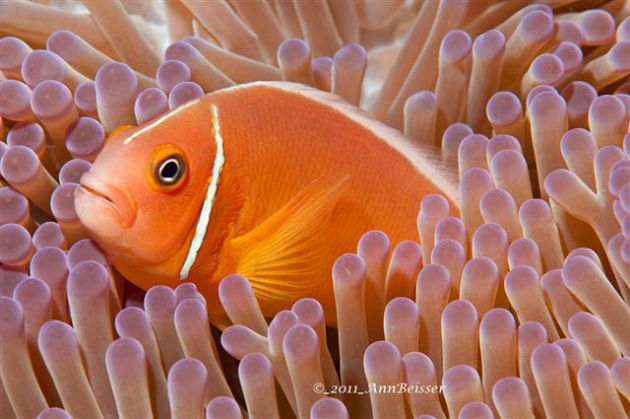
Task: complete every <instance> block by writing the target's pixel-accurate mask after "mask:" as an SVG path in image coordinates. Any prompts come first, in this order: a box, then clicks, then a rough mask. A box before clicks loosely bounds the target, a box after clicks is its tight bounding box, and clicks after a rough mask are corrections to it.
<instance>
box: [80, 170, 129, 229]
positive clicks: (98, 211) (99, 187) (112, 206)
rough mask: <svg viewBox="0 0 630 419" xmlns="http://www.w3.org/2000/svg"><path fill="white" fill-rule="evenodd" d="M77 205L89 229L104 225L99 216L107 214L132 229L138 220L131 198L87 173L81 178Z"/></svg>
mask: <svg viewBox="0 0 630 419" xmlns="http://www.w3.org/2000/svg"><path fill="white" fill-rule="evenodd" d="M75 203H76V207H77V213H78V215H79V218H80V219H81V220H82V221H83V222H84V224H86V225H87V227H88V228H89V227H90V226H91V225H92V224H95V225H99V224H104V221H105V220H104V219H103V218H101V219H100V220H99V215H102V213H105V214H107V215H109V216H110V217H112V218H114V220H115V221H116V222H117V223H118V224H119V226H120V227H130V226H131V225H132V224H133V222H134V221H135V219H136V210H135V208H134V206H133V204H132V202H131V200H130V199H129V197H128V196H127V195H126V194H125V193H124V192H123V191H121V190H120V189H118V188H117V187H115V186H112V185H110V184H108V183H106V182H103V181H102V180H100V179H98V178H97V177H96V176H94V175H93V174H91V173H89V172H87V173H85V174H84V175H83V176H82V177H81V183H80V185H79V188H77V191H76V195H75Z"/></svg>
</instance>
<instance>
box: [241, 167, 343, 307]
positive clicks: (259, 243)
mask: <svg viewBox="0 0 630 419" xmlns="http://www.w3.org/2000/svg"><path fill="white" fill-rule="evenodd" d="M348 179H349V176H344V177H339V176H337V177H335V178H332V177H327V178H325V179H321V180H319V181H317V182H315V183H313V184H311V185H309V186H307V187H306V188H304V189H303V190H302V191H300V192H299V193H298V194H297V195H296V196H295V197H293V198H292V199H291V200H290V201H289V202H287V203H286V204H285V205H284V206H283V207H282V208H280V209H279V210H278V211H276V212H275V213H274V214H273V215H272V216H271V217H269V218H268V219H267V220H265V221H264V222H263V223H262V224H260V225H259V226H257V227H256V228H255V229H254V230H252V231H250V232H249V233H247V234H245V235H243V236H239V237H236V238H234V239H233V240H232V241H231V246H232V249H233V250H234V251H235V253H236V254H237V255H238V257H239V263H238V273H240V274H241V275H244V276H245V277H247V278H248V279H249V281H250V283H251V285H252V288H253V290H254V292H255V293H256V295H257V296H258V298H261V299H269V300H275V301H278V300H294V299H296V298H299V297H303V296H305V295H309V294H310V293H312V291H313V290H315V289H317V288H318V286H319V285H320V284H321V282H322V281H324V280H325V279H326V278H322V277H321V275H317V274H316V272H317V271H318V270H319V268H320V267H318V266H317V264H318V263H321V259H322V254H324V253H325V251H326V248H325V246H324V242H325V241H324V240H323V239H324V237H325V236H326V235H327V234H330V228H329V225H328V223H329V220H330V216H331V214H332V212H333V210H334V209H335V206H336V205H337V203H338V202H339V200H340V198H341V197H342V195H343V192H344V190H346V187H347V185H348V182H347V181H348Z"/></svg>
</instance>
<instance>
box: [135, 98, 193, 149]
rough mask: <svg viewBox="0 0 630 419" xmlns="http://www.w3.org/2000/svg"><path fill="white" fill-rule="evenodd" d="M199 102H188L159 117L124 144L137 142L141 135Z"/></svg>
mask: <svg viewBox="0 0 630 419" xmlns="http://www.w3.org/2000/svg"><path fill="white" fill-rule="evenodd" d="M197 102H198V101H197V100H191V101H190V102H186V103H185V104H184V105H182V106H180V107H179V108H177V109H175V110H174V111H171V112H168V113H166V114H164V115H162V116H161V117H159V118H158V119H156V120H155V121H153V122H151V123H150V124H149V125H147V126H145V127H142V128H141V129H139V130H138V131H136V132H134V133H133V134H132V135H131V136H129V138H126V139H125V141H123V144H125V145H126V144H129V143H131V142H132V141H133V140H135V139H136V138H137V137H138V136H140V135H141V134H143V133H145V132H147V131H149V130H151V128H153V127H156V126H158V125H160V124H161V123H162V122H164V121H165V120H167V119H169V118H171V117H172V116H174V115H176V114H178V113H180V112H181V111H183V110H184V109H186V108H188V107H190V106H192V105H194V104H195V103H197Z"/></svg>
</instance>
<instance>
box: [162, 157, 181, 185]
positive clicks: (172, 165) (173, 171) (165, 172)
mask: <svg viewBox="0 0 630 419" xmlns="http://www.w3.org/2000/svg"><path fill="white" fill-rule="evenodd" d="M178 171H179V164H177V162H176V161H175V160H171V161H168V162H166V164H165V165H163V166H162V170H161V171H160V175H161V176H162V178H163V179H166V180H171V179H174V178H175V177H177V172H178Z"/></svg>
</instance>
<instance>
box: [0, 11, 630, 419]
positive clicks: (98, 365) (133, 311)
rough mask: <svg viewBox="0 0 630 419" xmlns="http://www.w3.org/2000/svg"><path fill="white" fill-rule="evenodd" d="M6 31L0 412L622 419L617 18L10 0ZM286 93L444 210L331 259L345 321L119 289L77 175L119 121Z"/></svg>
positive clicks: (306, 306)
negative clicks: (402, 145)
mask: <svg viewBox="0 0 630 419" xmlns="http://www.w3.org/2000/svg"><path fill="white" fill-rule="evenodd" d="M0 35H1V36H2V38H1V39H0V116H1V117H2V118H1V119H0V121H1V125H0V131H1V137H2V141H0V153H1V154H0V156H1V157H0V158H1V160H0V175H1V177H0V183H1V189H0V223H1V226H0V263H1V264H2V266H0V294H1V295H2V296H1V297H0V378H1V381H2V385H1V386H0V418H2V419H4V418H70V417H72V418H75V419H81V418H116V417H120V418H129V419H132V418H134V419H135V418H151V417H156V418H168V417H172V418H203V417H206V418H245V417H250V418H259V419H272V418H280V417H282V418H285V417H287V418H291V417H299V418H317V419H324V418H325V419H328V418H331V419H332V418H371V417H373V418H405V417H415V418H436V419H439V418H446V417H449V418H503V419H507V418H509V419H512V418H514V419H520V418H578V417H580V418H627V417H629V416H630V133H629V129H630V79H629V75H630V1H628V0H610V1H600V0H544V1H540V2H538V3H532V2H529V1H524V0H509V1H494V0H425V1H422V0H383V1H377V0H371V1H368V0H293V1H291V0H212V1H199V0H163V1H159V0H155V1H148V0H147V1H135V0H106V1H105V0H102V1H99V0H83V1H73V0H50V1H26V0H1V1H0ZM282 81H286V82H294V83H300V84H302V85H306V86H311V87H313V88H316V89H319V90H321V91H324V92H331V93H332V94H334V95H336V96H335V98H334V99H333V96H322V97H324V98H328V99H322V100H323V103H325V102H326V100H330V101H331V103H332V102H333V101H335V102H337V101H343V102H344V103H345V104H347V105H353V106H356V107H358V108H360V109H361V111H359V110H356V112H357V114H360V115H362V116H361V118H363V120H364V121H380V122H381V123H383V124H385V125H387V126H389V127H391V128H393V129H396V130H398V131H400V132H402V133H404V135H405V137H406V138H407V140H408V141H410V142H412V143H414V144H416V145H417V146H418V147H419V148H422V149H424V150H429V151H427V153H430V154H431V156H432V158H433V159H434V160H435V161H436V162H437V163H436V165H435V166H430V167H428V168H425V169H424V172H423V175H424V176H425V177H426V178H427V179H429V180H431V179H436V178H438V177H443V176H445V173H446V172H447V171H449V170H452V171H453V173H454V174H455V175H454V179H453V181H452V187H453V190H454V191H455V195H456V196H454V197H451V196H449V194H448V193H446V192H444V193H443V194H440V193H431V194H427V195H425V196H419V197H418V201H417V202H415V203H414V205H415V206H416V208H417V217H416V218H413V219H410V220H405V222H407V223H412V224H414V225H416V226H417V235H415V236H414V237H408V239H407V240H392V239H391V237H393V233H392V232H389V231H377V230H373V231H365V232H362V235H359V236H357V238H356V239H357V240H356V246H355V247H354V248H352V249H347V251H348V252H349V253H340V254H339V255H336V260H335V262H334V264H332V265H330V264H329V263H328V262H324V261H322V262H321V263H322V266H321V268H322V269H323V271H325V272H327V274H326V277H325V278H322V281H323V282H325V284H326V286H327V287H328V288H330V290H331V292H332V294H331V295H332V300H331V303H332V305H333V306H334V311H335V314H336V322H334V323H336V324H330V323H331V321H330V319H329V320H328V321H327V319H326V316H325V314H324V313H325V306H326V304H325V302H324V301H318V299H316V298H310V297H313V296H316V295H318V294H317V290H315V289H313V292H312V295H304V296H303V297H304V298H296V299H295V301H292V304H291V305H290V307H288V308H287V309H282V310H279V311H277V312H274V313H271V315H269V313H267V312H265V313H263V310H262V309H261V303H260V301H261V299H260V295H259V294H260V292H259V290H258V289H257V288H256V286H255V285H256V284H254V282H253V281H252V283H250V282H249V281H248V279H247V278H246V277H245V276H242V275H239V273H240V272H234V273H233V274H232V275H228V276H227V277H225V278H223V279H222V280H221V281H220V283H219V284H217V295H215V296H213V298H210V297H209V296H208V295H206V294H204V292H203V290H202V289H201V288H200V287H197V286H196V285H195V284H194V283H192V282H182V283H181V284H180V285H179V286H177V287H175V288H174V289H173V288H171V287H168V286H165V285H162V284H159V283H158V284H156V285H154V286H152V287H150V288H149V289H148V290H143V289H142V288H141V287H139V286H138V284H136V285H134V284H133V283H132V282H131V281H129V280H128V278H125V277H124V276H123V275H122V274H121V273H120V272H119V271H118V269H117V268H116V266H115V265H114V264H113V263H112V262H111V260H110V259H111V257H108V256H107V254H108V249H106V248H101V247H99V246H98V245H97V244H96V242H95V241H93V240H92V239H91V238H90V235H89V234H88V231H87V229H86V228H85V226H84V225H83V223H82V222H81V220H80V219H79V216H78V215H77V211H76V209H75V192H76V190H77V189H79V188H81V187H82V186H80V184H81V177H82V176H83V174H84V173H86V172H88V171H89V170H90V167H91V165H92V164H93V163H94V161H95V160H96V159H97V158H98V156H99V154H100V153H101V151H102V150H103V148H104V147H106V146H107V144H108V141H110V140H111V139H112V138H113V137H115V136H116V135H122V131H123V130H124V129H128V128H126V127H129V126H132V127H135V126H138V125H144V124H146V123H152V122H155V121H156V120H157V118H159V117H162V116H163V115H165V114H167V113H168V112H169V111H171V110H175V109H181V106H182V105H185V104H190V102H191V101H193V100H195V99H198V98H200V97H201V96H203V95H204V94H207V93H212V92H216V91H220V90H221V89H225V88H230V87H233V86H238V85H243V84H247V83H251V82H282ZM344 106H345V105H344ZM353 112H354V111H353ZM281 116H282V115H281ZM370 123H371V122H370ZM207 124H208V126H210V125H211V122H210V120H208V121H207ZM365 124H367V122H365ZM132 129H133V128H132ZM182 129H183V130H185V129H187V128H186V127H182ZM388 132H389V131H388ZM392 132H393V131H392ZM412 150H413V149H412ZM347 157H348V158H349V159H361V149H359V148H357V150H356V154H354V153H353V155H352V156H347ZM121 158H122V157H121ZM438 163H439V164H438ZM398 170H400V168H399V167H396V166H394V165H392V167H391V171H392V173H394V172H396V171H398ZM121 176H124V174H123V173H121ZM419 187H422V185H419ZM391 192H392V195H393V196H394V197H395V196H396V190H393V191H391ZM451 198H454V199H451ZM394 202H395V201H394ZM407 203H408V202H407ZM366 206H368V203H367V202H366ZM176 216H177V214H173V217H176ZM379 216H381V217H387V216H388V214H379ZM170 221H172V220H169V219H166V220H164V222H165V223H167V224H168V223H169V222H170ZM348 223H352V220H351V219H349V220H348ZM324 233H330V234H334V233H335V232H334V231H328V232H322V234H324ZM124 240H125V238H124V237H121V241H124ZM324 264H325V266H324ZM328 265H330V266H328ZM155 282H159V281H154V280H153V279H152V278H148V279H147V283H151V284H153V283H155ZM252 284H253V285H254V286H252ZM145 288H148V287H145ZM278 292H280V293H282V289H280V290H279V291H278ZM286 292H287V293H289V290H287V291H286ZM218 306H220V307H221V310H222V311H224V312H225V314H226V316H227V318H229V321H230V323H231V324H230V325H220V326H221V327H216V326H215V325H213V324H211V321H210V320H211V319H209V314H208V313H209V312H211V311H212V310H214V309H215V308H216V307H218ZM226 326H227V327H226Z"/></svg>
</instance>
